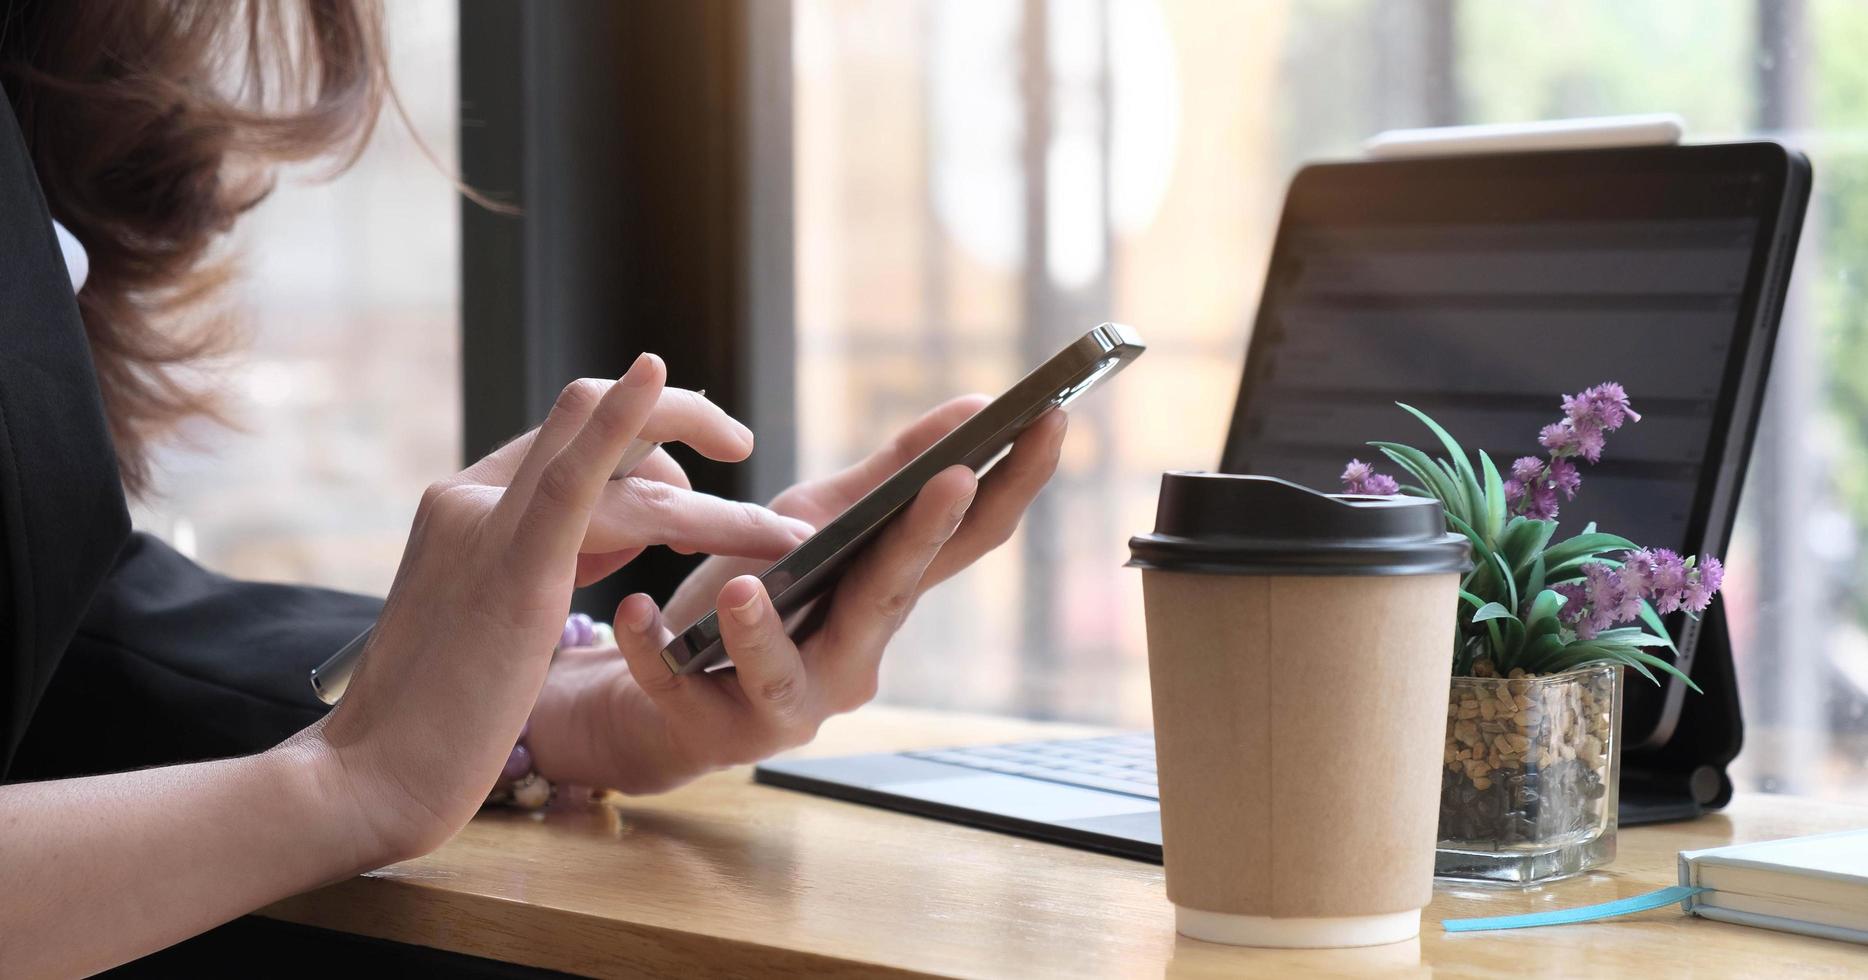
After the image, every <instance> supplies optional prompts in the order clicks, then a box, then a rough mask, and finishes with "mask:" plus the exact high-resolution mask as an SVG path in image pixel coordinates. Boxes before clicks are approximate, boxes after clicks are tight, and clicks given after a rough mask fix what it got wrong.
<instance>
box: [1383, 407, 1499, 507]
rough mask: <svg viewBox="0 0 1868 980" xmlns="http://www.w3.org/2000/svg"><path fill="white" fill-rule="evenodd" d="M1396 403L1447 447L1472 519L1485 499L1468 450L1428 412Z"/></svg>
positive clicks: (1448, 455)
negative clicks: (1468, 457) (1429, 415)
mask: <svg viewBox="0 0 1868 980" xmlns="http://www.w3.org/2000/svg"><path fill="white" fill-rule="evenodd" d="M1395 404H1397V405H1400V406H1401V409H1402V411H1405V412H1407V413H1408V414H1409V415H1412V416H1414V417H1415V418H1417V419H1419V420H1420V423H1421V424H1422V425H1424V426H1426V427H1427V430H1428V431H1429V432H1432V433H1433V434H1434V437H1435V438H1437V439H1439V440H1440V445H1442V446H1444V447H1446V454H1447V457H1448V458H1449V459H1450V460H1451V461H1452V463H1453V467H1454V469H1455V470H1457V471H1458V473H1459V482H1460V489H1461V490H1463V491H1464V492H1465V494H1466V514H1467V519H1468V521H1470V520H1471V518H1472V517H1474V516H1477V515H1478V513H1479V510H1480V508H1481V506H1483V500H1482V499H1481V498H1482V494H1481V492H1480V490H1479V479H1478V477H1476V476H1474V475H1473V472H1472V462H1471V461H1470V460H1468V459H1467V458H1466V450H1465V449H1463V448H1461V446H1460V444H1459V442H1458V441H1457V440H1455V439H1454V438H1453V437H1452V436H1451V435H1449V434H1448V433H1447V431H1446V430H1445V429H1443V428H1441V427H1440V423H1438V422H1435V421H1434V420H1433V419H1431V418H1429V417H1428V416H1427V413H1426V412H1423V411H1421V410H1420V409H1418V408H1415V407H1414V406H1412V405H1409V404H1407V403H1405V402H1396V403H1395Z"/></svg>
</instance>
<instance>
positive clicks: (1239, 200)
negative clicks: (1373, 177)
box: [793, 0, 1868, 799]
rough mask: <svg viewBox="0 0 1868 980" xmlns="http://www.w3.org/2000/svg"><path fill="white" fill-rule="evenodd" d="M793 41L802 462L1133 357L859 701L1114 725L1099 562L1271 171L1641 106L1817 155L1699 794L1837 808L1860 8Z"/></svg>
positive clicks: (1126, 671)
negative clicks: (1079, 351) (1124, 349)
mask: <svg viewBox="0 0 1868 980" xmlns="http://www.w3.org/2000/svg"><path fill="white" fill-rule="evenodd" d="M794 18H795V19H794V35H793V46H794V58H795V63H794V72H795V91H794V113H795V121H794V125H795V132H794V136H795V153H796V181H797V186H796V195H797V197H796V201H797V210H796V239H797V270H798V294H797V324H798V346H799V362H798V367H797V371H798V374H797V390H798V392H799V406H798V411H799V432H800V446H799V460H800V467H801V468H802V469H803V470H804V471H805V472H806V473H821V472H825V471H827V470H829V469H831V468H833V467H835V466H838V465H841V464H843V463H846V462H848V461H850V460H852V459H854V458H857V457H859V456H860V455H861V454H862V453H864V452H866V451H867V450H868V449H869V448H870V447H872V446H874V445H876V444H877V443H878V442H879V441H881V440H882V439H883V438H885V437H886V435H887V434H888V433H889V432H891V431H892V430H893V429H895V428H896V427H898V426H899V425H901V424H903V423H904V422H906V421H907V420H908V419H910V418H912V417H913V416H914V415H916V414H917V413H919V412H920V411H921V410H923V409H924V408H925V407H927V406H928V405H930V404H932V403H934V402H936V401H938V400H940V399H942V398H944V397H946V396H948V395H950V394H954V393H958V392H961V391H970V390H980V391H988V392H991V391H996V390H998V389H999V388H1001V387H1002V386H1004V385H1005V384H1007V383H1008V382H1009V381H1011V380H1012V379H1013V378H1014V377H1015V376H1016V375H1017V374H1018V373H1019V372H1021V371H1022V370H1023V369H1025V368H1026V367H1027V366H1029V365H1031V364H1034V363H1036V362H1037V361H1038V360H1039V359H1040V358H1042V357H1043V356H1044V355H1046V354H1048V353H1049V352H1050V351H1052V350H1053V349H1055V348H1056V347H1057V346H1058V345H1060V344H1061V343H1062V342H1063V340H1065V339H1067V338H1068V337H1070V336H1072V335H1074V334H1076V333H1080V332H1081V331H1082V330H1083V329H1085V328H1086V327H1087V326H1089V325H1091V324H1093V323H1096V322H1098V321H1100V320H1103V319H1117V320H1123V321H1127V322H1131V323H1134V324H1136V325H1137V326H1138V327H1140V328H1141V329H1142V330H1143V333H1144V336H1145V337H1146V338H1147V339H1148V341H1149V343H1150V347H1151V351H1150V353H1149V355H1148V360H1147V361H1146V362H1144V363H1145V364H1146V365H1147V370H1143V371H1138V372H1130V373H1129V374H1127V375H1125V376H1124V377H1123V378H1122V379H1121V381H1120V383H1118V384H1116V385H1114V386H1112V387H1111V388H1110V389H1108V390H1106V391H1101V392H1098V393H1097V394H1096V395H1095V396H1094V397H1092V398H1090V399H1086V400H1085V401H1084V402H1082V403H1079V404H1080V406H1081V408H1080V409H1079V410H1078V411H1076V412H1075V413H1074V414H1073V431H1072V436H1071V440H1070V443H1069V446H1068V449H1067V452H1066V458H1065V460H1064V465H1063V470H1062V472H1061V473H1060V474H1059V477H1058V479H1057V482H1056V483H1055V484H1054V486H1053V487H1052V488H1051V490H1050V491H1048V492H1047V494H1046V495H1045V497H1044V498H1043V499H1042V500H1041V502H1040V504H1039V506H1038V507H1036V508H1034V510H1033V512H1032V514H1031V516H1030V518H1029V520H1028V522H1027V525H1026V528H1025V529H1024V530H1022V531H1021V533H1020V535H1019V536H1018V538H1017V539H1015V540H1014V541H1013V542H1012V543H1011V544H1010V545H1009V546H1008V547H1007V548H1005V549H1003V550H1002V551H1001V552H999V553H997V554H995V555H993V556H991V557H990V558H989V559H987V560H986V561H985V562H983V563H981V565H980V566H979V567H978V568H976V569H975V570H973V571H971V572H969V573H968V574H967V575H965V576H963V577H961V578H960V579H958V580H956V581H955V582H953V583H951V584H949V585H948V586H946V587H944V588H943V589H942V590H940V591H938V592H936V593H935V594H934V595H932V596H930V597H929V598H928V599H927V600H926V601H924V602H923V604H922V606H921V608H920V609H919V611H918V612H917V614H916V616H915V617H914V618H913V619H912V620H911V621H910V625H909V626H908V628H907V630H906V631H905V632H904V633H903V635H902V637H901V638H900V640H899V641H898V643H897V645H896V647H895V648H894V649H893V650H892V652H891V654H890V656H889V658H888V659H887V661H886V667H885V669H884V678H883V696H884V697H885V698H887V699H890V700H894V701H897V702H908V703H919V704H930V705H944V706H956V707H966V708H976V709H983V710H990V711H1009V712H1017V713H1022V714H1028V715H1033V716H1038V717H1068V718H1073V719H1082V720H1089V721H1098V722H1111V723H1119V724H1125V725H1137V726H1139V725H1144V724H1146V723H1147V720H1148V710H1149V708H1148V701H1147V693H1146V692H1147V684H1146V678H1147V669H1146V662H1145V653H1144V652H1145V639H1144V636H1143V629H1142V622H1141V599H1140V587H1139V579H1138V576H1137V574H1136V573H1134V572H1132V571H1128V570H1125V569H1124V568H1122V563H1123V561H1124V560H1125V559H1126V540H1127V537H1128V535H1129V534H1131V533H1134V532H1135V531H1137V530H1141V529H1145V528H1147V527H1148V526H1149V525H1150V523H1151V521H1152V515H1153V503H1154V493H1155V490H1156V486H1157V480H1158V475H1159V473H1160V471H1161V470H1163V469H1168V468H1177V467H1188V466H1212V465H1215V464H1216V463H1217V461H1218V456H1219V451H1220V446H1221V442H1222V440H1223V438H1224V429H1225V425H1226V422H1227V419H1228V417H1229V414H1230V407H1231V404H1232V400H1233V397H1234V395H1235V393H1236V388H1237V383H1238V376H1239V369H1240V361H1241V358H1242V355H1243V351H1244V346H1245V341H1246V333H1247V331H1248V330H1249V329H1250V325H1251V321H1252V316H1253V313H1254V309H1255V306H1256V303H1257V298H1258V296H1257V294H1258V289H1259V285H1260V279H1261V277H1262V276H1263V272H1264V268H1265V263H1266V259H1267V257H1268V251H1269V248H1270V245H1271V235H1272V233H1273V230H1274V227H1275V222H1276V219H1277V209H1278V205H1279V202H1280V200H1281V197H1282V193H1283V187H1284V184H1285V182H1286V181H1287V180H1288V178H1289V176H1290V174H1291V173H1292V172H1293V171H1294V170H1295V169H1296V168H1297V167H1298V166H1300V165H1301V164H1302V163H1303V162H1304V161H1307V160H1311V159H1317V158H1323V157H1346V156H1353V155H1355V154H1356V153H1357V146H1358V143H1359V141H1360V140H1361V139H1362V138H1363V137H1366V136H1368V135H1369V134H1372V133H1374V132H1376V131H1378V130H1381V129H1386V128H1392V127H1407V126H1425V125H1439V124H1448V123H1461V122H1502V121H1519V120H1528V119H1540V118H1560V117H1574V116H1593V115H1612V114H1620V113H1633V112H1655V111H1672V112H1678V113H1681V114H1682V115H1684V116H1685V118H1686V119H1687V121H1688V126H1689V133H1690V135H1691V137H1692V138H1696V139H1716V138H1731V137H1739V136H1769V137H1773V138H1778V139H1782V140H1784V141H1786V142H1788V143H1790V144H1791V145H1793V146H1796V147H1798V148H1800V149H1803V150H1804V151H1805V152H1807V153H1809V155H1810V156H1811V158H1812V160H1813V162H1814V164H1815V169H1816V184H1815V192H1814V196H1813V198H1812V202H1811V208H1810V219H1809V222H1808V226H1807V227H1806V230H1805V234H1804V241H1803V245H1802V248H1801V251H1800V254H1799V256H1798V261H1797V267H1798V271H1797V276H1796V281H1795V282H1794V284H1793V286H1792V298H1791V302H1790V308H1789V310H1788V312H1787V314H1786V317H1785V321H1784V325H1783V336H1782V339H1781V341H1780V346H1779V349H1778V355H1777V359H1776V363H1775V366H1774V371H1773V377H1772V379H1771V399H1770V404H1769V405H1768V406H1767V409H1766V419H1765V421H1764V423H1763V427H1762V430H1761V433H1760V436H1759V441H1758V446H1757V455H1756V458H1755V459H1754V461H1753V465H1752V470H1751V476H1750V480H1749V483H1748V485H1747V488H1746V491H1745V494H1744V505H1743V512H1742V514H1741V517H1740V527H1739V530H1738V534H1737V537H1736V539H1735V541H1734V543H1733V546H1732V548H1731V549H1730V554H1729V559H1730V560H1729V563H1728V564H1729V568H1730V575H1729V577H1728V583H1729V584H1728V591H1727V594H1726V597H1725V599H1724V601H1725V602H1726V603H1727V606H1728V610H1729V613H1730V618H1731V621H1732V624H1733V629H1734V632H1735V634H1736V638H1735V653H1736V656H1737V658H1738V662H1739V672H1740V675H1741V678H1740V680H1741V690H1742V695H1743V701H1744V710H1745V714H1746V724H1747V733H1746V734H1747V746H1746V750H1745V752H1744V754H1743V755H1742V756H1741V757H1740V760H1739V765H1738V771H1737V772H1736V773H1735V778H1737V779H1738V780H1739V782H1740V784H1741V785H1744V786H1749V787H1753V788H1763V789H1768V790H1779V791H1795V792H1810V793H1821V794H1824V795H1829V796H1837V797H1856V798H1862V799H1868V778H1864V777H1865V776H1868V773H1864V763H1863V760H1864V759H1868V752H1864V747H1868V746H1865V743H1868V600H1864V599H1863V598H1862V597H1863V596H1864V595H1868V590H1864V588H1863V584H1864V575H1863V572H1864V570H1868V553H1865V552H1864V550H1863V545H1864V544H1868V382H1864V381H1863V380H1862V379H1863V372H1862V366H1863V365H1864V363H1868V360H1865V359H1868V313H1864V312H1863V310H1864V309H1868V303H1865V302H1864V300H1865V299H1868V297H1864V295H1863V291H1864V286H1863V285H1862V281H1863V278H1864V277H1863V275H1862V274H1861V272H1860V267H1861V265H1862V263H1863V262H1864V261H1865V260H1868V156H1865V155H1864V153H1863V150H1862V146H1863V140H1862V139H1861V136H1862V135H1863V132H1864V125H1868V67H1864V66H1863V63H1862V61H1861V59H1860V58H1859V57H1857V55H1856V52H1859V51H1860V50H1861V49H1862V47H1863V46H1864V43H1865V42H1868V9H1863V8H1860V7H1858V6H1856V5H1853V4H1849V3H1846V2H1842V0H1808V2H1793V3H1779V2H1775V0H1722V2H1687V0H1679V2H1668V0H1650V2H1640V3H1625V2H1611V0H1597V2H1589V3H1554V2H1540V3H1529V4H1488V3H1479V2H1463V3H1462V2H1458V0H1415V2H1395V3H1382V2H1377V0H1292V2H1284V3H1257V4H1237V3H1221V2H1211V3H1203V2H1193V0H1002V2H993V3H985V2H982V3H969V4H953V3H936V2H921V3H898V2H892V0H796V5H795V14H794ZM1554 394H1555V393H1553V401H1554ZM1636 403H1637V405H1638V404H1639V393H1638V392H1637V393H1636Z"/></svg>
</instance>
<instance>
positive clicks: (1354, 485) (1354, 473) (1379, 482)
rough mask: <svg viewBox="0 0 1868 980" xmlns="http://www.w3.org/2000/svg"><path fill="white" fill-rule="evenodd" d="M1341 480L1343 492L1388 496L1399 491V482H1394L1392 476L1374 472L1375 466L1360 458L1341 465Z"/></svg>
mask: <svg viewBox="0 0 1868 980" xmlns="http://www.w3.org/2000/svg"><path fill="white" fill-rule="evenodd" d="M1341 480H1343V493H1362V495H1373V497H1388V495H1394V493H1401V483H1395V478H1394V476H1386V474H1380V472H1375V467H1371V465H1369V463H1364V461H1360V459H1351V461H1349V465H1347V467H1343V476H1341Z"/></svg>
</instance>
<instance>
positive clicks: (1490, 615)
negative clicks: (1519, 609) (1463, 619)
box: [1472, 602, 1518, 623]
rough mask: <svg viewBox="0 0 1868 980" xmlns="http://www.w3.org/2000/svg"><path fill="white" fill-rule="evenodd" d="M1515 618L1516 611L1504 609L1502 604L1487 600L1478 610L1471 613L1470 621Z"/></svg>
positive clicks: (1480, 621)
mask: <svg viewBox="0 0 1868 980" xmlns="http://www.w3.org/2000/svg"><path fill="white" fill-rule="evenodd" d="M1517 618H1518V615H1517V613H1514V612H1512V611H1511V610H1509V609H1506V608H1505V607H1504V606H1503V605H1502V604H1500V603H1496V602H1488V603H1486V604H1485V605H1484V606H1482V607H1480V609H1479V611H1478V612H1476V613H1473V614H1472V621H1473V622H1475V623H1483V622H1485V621H1487V620H1492V619H1511V620H1516V619H1517Z"/></svg>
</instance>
